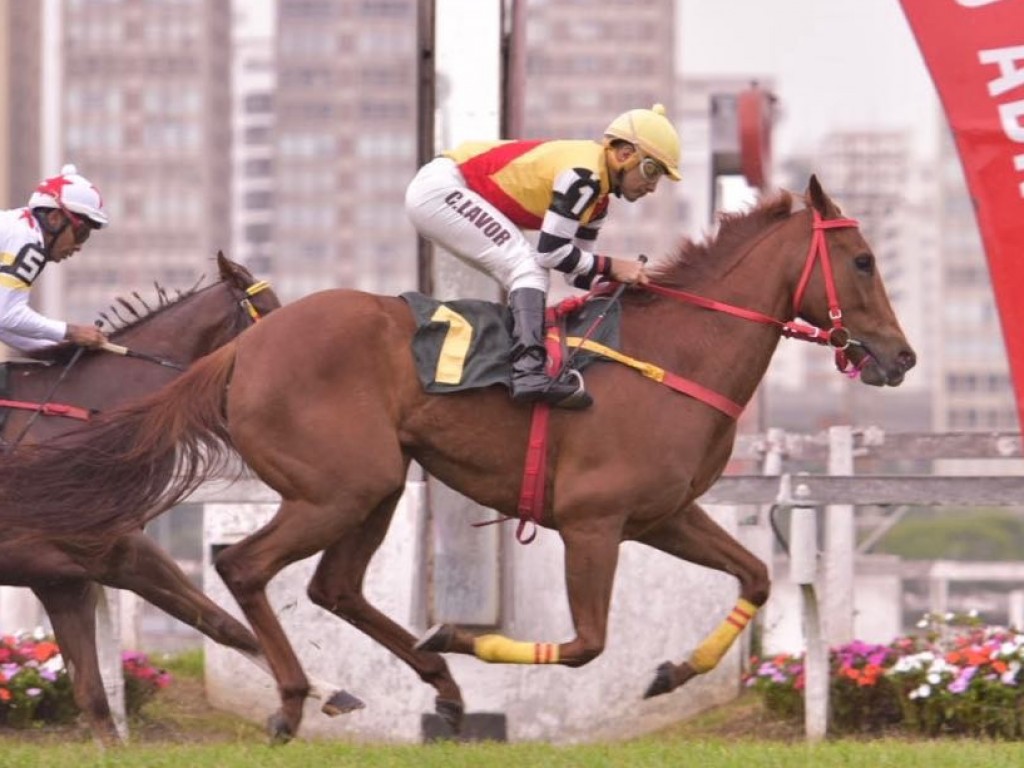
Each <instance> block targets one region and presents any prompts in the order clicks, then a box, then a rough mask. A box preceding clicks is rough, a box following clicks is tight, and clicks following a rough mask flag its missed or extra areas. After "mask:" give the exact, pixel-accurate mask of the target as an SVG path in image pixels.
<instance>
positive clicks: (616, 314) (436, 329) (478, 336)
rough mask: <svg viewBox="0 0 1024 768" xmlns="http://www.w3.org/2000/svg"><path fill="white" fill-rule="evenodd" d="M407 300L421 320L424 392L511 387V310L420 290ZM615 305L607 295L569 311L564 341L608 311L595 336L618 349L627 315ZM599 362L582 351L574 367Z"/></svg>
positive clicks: (416, 349) (417, 348)
mask: <svg viewBox="0 0 1024 768" xmlns="http://www.w3.org/2000/svg"><path fill="white" fill-rule="evenodd" d="M402 298H403V299H405V301H406V303H408V305H409V308H410V309H411V310H412V313H413V316H414V317H415V319H416V333H415V335H414V336H413V340H412V352H413V357H414V358H415V359H416V370H417V372H418V374H419V378H420V383H421V384H422V385H423V388H424V390H426V391H427V392H430V393H432V394H443V393H446V392H461V391H463V390H466V389H477V388H479V387H489V386H491V385H492V384H501V385H503V386H505V387H509V386H510V376H511V372H512V366H511V362H510V361H509V360H510V357H511V355H512V335H511V329H512V313H511V312H510V311H509V309H508V307H506V306H504V305H502V304H498V303H495V302H492V301H483V300H480V299H456V300H454V301H446V302H442V301H439V300H437V299H434V298H431V297H429V296H424V295H423V294H421V293H415V292H409V293H403V294H402ZM609 301H610V299H609V298H607V297H592V298H590V299H589V300H587V301H586V302H585V303H584V304H583V305H582V306H581V307H580V308H579V309H576V310H574V311H572V312H571V313H569V315H568V316H566V317H565V318H564V319H565V321H566V328H565V329H562V331H561V332H560V336H559V338H561V339H563V340H564V339H565V338H566V336H582V335H583V334H584V333H585V332H586V331H587V330H588V329H589V328H590V326H591V324H592V323H593V322H594V318H596V317H597V316H598V315H599V314H601V312H602V311H604V310H605V308H606V307H607V308H608V311H607V312H606V314H605V317H604V320H602V321H601V323H600V324H599V325H598V326H597V328H596V329H595V330H594V332H593V333H592V334H591V337H590V338H591V340H592V341H595V342H599V343H601V344H603V345H604V346H607V347H611V348H612V349H617V348H618V346H619V320H620V316H621V311H620V305H619V303H618V302H615V303H614V304H613V305H612V306H611V307H608V302H609ZM549 316H550V312H549ZM549 330H550V329H549ZM563 343H564V341H563ZM565 357H566V355H565V354H563V355H562V358H563V359H564V358H565ZM596 359H600V358H599V357H598V356H597V355H595V354H593V353H591V352H588V351H587V350H580V351H579V353H578V354H577V355H576V356H575V357H574V358H573V361H572V367H573V368H575V369H577V370H583V369H584V368H585V367H586V366H588V365H589V364H590V363H591V362H593V361H594V360H596Z"/></svg>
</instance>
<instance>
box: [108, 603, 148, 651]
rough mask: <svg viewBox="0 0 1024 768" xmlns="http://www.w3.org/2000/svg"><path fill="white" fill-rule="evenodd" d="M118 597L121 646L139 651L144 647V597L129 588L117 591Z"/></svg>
mask: <svg viewBox="0 0 1024 768" xmlns="http://www.w3.org/2000/svg"><path fill="white" fill-rule="evenodd" d="M115 594H116V596H117V598H118V601H119V602H118V614H119V617H120V622H119V624H118V626H119V628H120V635H121V647H122V648H127V649H129V650H133V651H138V650H141V649H142V598H141V597H139V596H138V595H136V594H135V593H134V592H132V591H131V590H128V589H119V590H117V591H116V593H115Z"/></svg>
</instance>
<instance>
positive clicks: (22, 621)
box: [0, 587, 43, 633]
mask: <svg viewBox="0 0 1024 768" xmlns="http://www.w3.org/2000/svg"><path fill="white" fill-rule="evenodd" d="M42 623H43V607H42V605H41V604H40V602H39V600H37V599H36V596H35V595H33V594H32V590H30V589H26V588H25V587H0V632H7V633H14V632H18V631H21V630H24V631H26V632H31V631H33V630H34V629H35V628H36V627H38V626H39V625H40V624H42Z"/></svg>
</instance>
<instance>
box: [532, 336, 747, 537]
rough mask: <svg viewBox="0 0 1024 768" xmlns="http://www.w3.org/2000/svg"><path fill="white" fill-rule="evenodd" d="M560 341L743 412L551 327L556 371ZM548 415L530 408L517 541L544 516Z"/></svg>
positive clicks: (541, 406) (734, 412)
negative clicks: (530, 416)
mask: <svg viewBox="0 0 1024 768" xmlns="http://www.w3.org/2000/svg"><path fill="white" fill-rule="evenodd" d="M581 342H582V343H581ZM562 343H564V344H565V345H566V346H569V347H573V348H577V347H582V348H583V349H585V350H587V351H588V352H593V353H595V354H597V355H600V356H601V357H604V358H607V359H608V360H612V361H614V362H616V363H621V364H622V365H626V366H629V367H630V368H632V369H634V370H636V371H639V372H640V374H641V375H643V376H646V377H647V378H648V379H651V380H652V381H656V382H658V383H659V384H664V385H665V386H666V387H669V388H670V389H674V390H675V391H676V392H680V393H682V394H684V395H688V396H690V397H692V398H694V399H696V400H700V401H701V402H703V403H706V404H707V405H710V406H711V407H712V408H715V409H716V410H718V411H721V412H722V413H724V414H725V415H726V416H728V417H730V418H732V419H738V418H739V417H740V414H742V413H743V406H742V405H740V404H739V403H737V402H735V401H733V400H730V399H729V398H727V397H725V396H724V395H720V394H719V393H717V392H714V391H713V390H710V389H708V388H707V387H705V386H703V385H701V384H698V383H697V382H695V381H691V380H690V379H685V378H683V377H682V376H678V375H676V374H674V373H671V372H669V371H666V370H665V369H664V368H660V367H659V366H657V365H653V364H652V363H645V362H642V361H640V360H637V359H636V358H633V357H630V356H629V355H624V354H622V353H621V352H619V351H617V350H615V349H612V348H611V347H608V346H605V345H604V344H601V343H599V342H596V341H592V340H591V339H583V338H582V337H580V336H569V337H563V336H562V334H560V333H559V332H558V330H557V329H551V330H550V331H549V333H548V336H547V348H548V364H549V366H550V367H551V368H554V369H555V370H557V369H558V368H559V367H560V366H561V361H562ZM550 415H551V406H550V405H548V404H546V403H538V404H536V405H535V406H534V407H533V416H532V418H531V420H530V437H529V441H528V444H527V450H526V461H525V462H524V464H523V481H522V484H521V485H520V490H519V504H518V506H517V508H516V511H517V512H518V514H519V525H518V526H517V527H516V540H517V541H518V542H519V543H520V544H529V543H530V542H531V541H533V540H534V539H535V538H536V537H537V527H538V526H539V525H540V522H541V518H542V517H543V515H544V479H545V475H546V474H547V458H548V422H549V419H550ZM527 526H532V530H530V533H529V535H527V534H526V530H527Z"/></svg>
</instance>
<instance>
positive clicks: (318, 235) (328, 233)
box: [268, 0, 417, 300]
mask: <svg viewBox="0 0 1024 768" xmlns="http://www.w3.org/2000/svg"><path fill="white" fill-rule="evenodd" d="M416 23H417V4H416V3H415V2H414V1H413V0H380V1H379V2H372V3H339V2H335V1H334V0H278V3H277V26H276V46H275V47H276V50H275V58H276V69H277V90H276V92H275V96H274V105H275V110H276V115H275V121H276V122H275V129H274V131H275V132H274V181H275V184H274V201H273V211H274V216H273V233H272V240H273V244H274V245H273V250H272V253H273V255H272V256H271V257H270V260H271V264H269V265H268V266H270V267H271V269H270V273H271V274H270V276H271V277H272V279H273V281H274V286H275V288H276V289H277V291H278V293H279V294H280V295H281V297H282V298H283V299H284V300H291V299H295V298H298V297H299V296H303V295H306V294H308V293H311V292H313V291H315V290H319V289H322V288H327V287H332V286H346V287H353V288H360V289H363V290H369V291H375V292H380V293H398V292H401V291H404V290H410V289H414V288H415V287H416V259H415V252H416V251H415V237H414V234H413V230H412V227H411V225H409V223H408V222H407V221H406V216H405V209H404V198H405V186H406V184H407V183H408V181H409V179H410V178H412V175H413V174H414V173H415V171H416V86H417V82H416V56H417V39H416Z"/></svg>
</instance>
